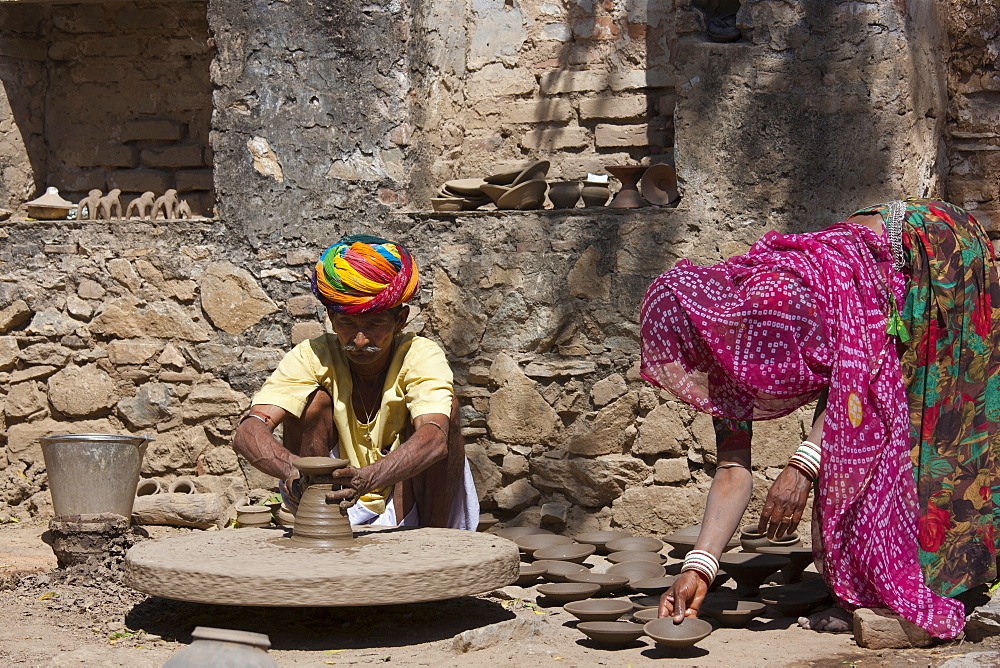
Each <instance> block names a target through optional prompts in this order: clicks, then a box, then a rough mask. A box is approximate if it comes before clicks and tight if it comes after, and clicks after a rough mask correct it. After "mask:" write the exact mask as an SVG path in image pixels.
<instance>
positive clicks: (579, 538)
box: [573, 531, 632, 554]
mask: <svg viewBox="0 0 1000 668" xmlns="http://www.w3.org/2000/svg"><path fill="white" fill-rule="evenodd" d="M631 536H632V534H630V533H629V532H627V531H590V532H588V533H581V534H577V535H575V536H573V539H574V540H576V542H578V543H586V544H587V545H593V546H594V547H596V548H597V554H607V553H608V549H607V547H606V544H607V542H608V541H609V540H617V539H619V538H630V537H631Z"/></svg>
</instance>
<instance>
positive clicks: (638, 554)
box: [608, 550, 665, 564]
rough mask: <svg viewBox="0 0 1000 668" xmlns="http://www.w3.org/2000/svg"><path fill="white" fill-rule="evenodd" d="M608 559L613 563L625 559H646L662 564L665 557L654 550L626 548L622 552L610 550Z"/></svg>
mask: <svg viewBox="0 0 1000 668" xmlns="http://www.w3.org/2000/svg"><path fill="white" fill-rule="evenodd" d="M608 561H610V562H611V563H613V564H622V563H625V562H626V561H648V562H650V563H654V564H663V562H664V561H665V559H664V558H663V556H662V555H660V554H657V553H656V552H644V551H641V550H627V551H624V552H612V553H611V554H609V555H608Z"/></svg>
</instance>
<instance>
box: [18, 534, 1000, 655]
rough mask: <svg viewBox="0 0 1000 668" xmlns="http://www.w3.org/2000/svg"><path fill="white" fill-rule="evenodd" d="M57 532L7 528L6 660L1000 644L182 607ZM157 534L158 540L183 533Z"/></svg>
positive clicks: (760, 624) (789, 623) (475, 607)
mask: <svg viewBox="0 0 1000 668" xmlns="http://www.w3.org/2000/svg"><path fill="white" fill-rule="evenodd" d="M45 529H46V527H45V526H44V525H29V524H5V525H0V620H3V622H2V623H0V665H4V666H10V665H30V666H159V665H161V664H162V663H163V662H164V661H166V660H167V659H168V658H169V657H170V656H171V655H172V654H173V653H174V652H176V651H177V650H179V649H181V648H182V647H184V646H186V644H188V643H190V642H191V635H190V634H191V631H192V629H193V628H194V627H195V626H199V625H200V626H214V627H222V628H234V629H242V630H247V631H255V632H258V633H266V634H267V635H268V636H269V637H270V639H271V644H272V649H271V651H270V652H269V655H270V656H271V658H272V659H273V660H274V661H275V662H276V663H277V664H278V665H279V666H324V665H352V664H365V663H393V664H396V665H424V666H476V665H493V666H497V665H517V666H521V665H532V666H536V665H553V666H589V665H607V666H639V665H649V664H652V663H654V662H660V663H669V664H671V665H686V666H758V665H759V666H764V665H767V666H823V667H829V668H833V667H834V666H837V667H841V666H858V667H866V668H867V667H876V666H937V665H940V664H941V663H943V662H945V661H946V660H948V659H949V658H952V657H955V656H957V655H963V654H969V653H971V652H982V651H985V650H992V649H995V647H992V646H990V647H988V646H985V645H983V644H975V643H948V644H942V645H939V646H936V647H933V648H929V649H920V650H882V651H867V650H862V649H860V648H858V647H857V645H856V644H855V643H854V642H853V640H852V639H851V636H850V634H837V635H834V634H820V633H815V632H812V631H806V630H803V629H800V628H799V627H798V626H797V625H796V623H795V620H793V619H791V618H774V619H759V620H757V621H754V622H751V624H750V626H748V627H747V628H745V629H726V628H720V629H717V630H716V631H714V632H713V633H712V634H711V635H710V636H709V637H708V638H706V639H705V640H703V641H702V642H701V643H699V644H698V646H697V647H695V648H691V649H688V650H684V651H680V652H676V653H671V652H669V651H666V650H662V649H658V648H657V647H656V646H654V645H653V644H652V643H651V642H649V641H648V639H641V640H640V641H638V642H636V643H634V644H632V645H630V646H627V647H625V648H623V649H617V650H611V649H605V648H603V647H601V646H599V645H596V644H594V643H592V642H591V641H590V640H588V639H587V638H586V637H585V636H583V635H582V634H581V633H580V632H578V631H576V630H575V628H574V627H575V623H576V620H575V618H573V617H572V616H571V615H569V614H568V613H566V612H564V611H563V610H562V608H560V607H544V605H539V604H537V603H536V602H535V601H536V592H535V590H534V588H527V589H522V588H520V587H513V586H512V587H506V588H504V589H503V590H500V591H497V592H492V593H489V594H484V595H481V596H477V597H463V598H458V599H453V600H449V601H442V602H436V603H421V604H412V605H399V606H382V607H377V608H281V607H275V608H238V607H225V606H213V605H203V604H195V603H182V602H177V601H169V600H165V599H159V598H153V597H148V596H145V595H143V594H140V593H138V592H135V591H133V590H131V589H128V588H127V587H124V586H123V585H121V584H119V583H118V582H116V581H114V579H111V580H105V579H96V578H94V577H86V576H74V575H67V573H65V572H62V571H58V570H55V567H56V561H55V557H54V556H53V555H52V551H51V549H50V548H49V546H48V545H46V544H45V543H43V542H42V541H41V538H40V536H41V534H42V532H43V531H44V530H45ZM153 529H155V531H152V532H151V533H153V534H154V536H164V535H169V534H171V533H173V532H175V531H181V530H175V529H167V528H160V527H156V528H153ZM192 558H197V555H192ZM589 561H593V562H594V566H595V570H599V571H600V570H603V569H604V566H605V564H606V562H604V560H603V559H601V558H599V557H592V558H591V559H590V560H589ZM358 586H363V583H359V584H358ZM277 603H280V602H276V604H277ZM508 620H520V622H519V623H518V624H517V626H518V632H517V633H515V635H514V636H513V637H509V636H505V635H502V634H501V635H496V636H495V637H494V636H491V635H490V634H489V631H490V629H486V631H485V632H479V636H480V638H478V639H477V638H475V637H474V638H468V635H469V634H466V636H463V637H459V636H460V634H463V632H469V631H471V632H472V634H473V635H475V634H476V633H477V632H476V631H475V630H476V629H482V628H483V627H487V626H489V625H491V624H497V623H501V622H507V621H508ZM491 638H492V640H491ZM463 639H465V640H466V642H463ZM470 644H471V649H469V647H468V646H469V645H470ZM983 656H985V655H983ZM968 658H970V659H974V656H970V657H968Z"/></svg>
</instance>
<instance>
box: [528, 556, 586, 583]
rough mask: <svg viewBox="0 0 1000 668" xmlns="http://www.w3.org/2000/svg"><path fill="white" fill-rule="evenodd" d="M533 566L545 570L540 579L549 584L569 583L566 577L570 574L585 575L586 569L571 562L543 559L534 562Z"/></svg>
mask: <svg viewBox="0 0 1000 668" xmlns="http://www.w3.org/2000/svg"><path fill="white" fill-rule="evenodd" d="M534 565H535V566H539V567H543V568H544V569H545V575H543V576H542V577H543V578H544V579H546V580H548V581H549V582H569V580H567V579H566V577H567V576H568V575H569V574H570V573H586V572H588V571H587V568H586V567H585V566H581V565H580V564H574V563H573V562H572V561H556V560H554V559H545V560H542V561H536V562H535V563H534Z"/></svg>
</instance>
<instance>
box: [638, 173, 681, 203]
mask: <svg viewBox="0 0 1000 668" xmlns="http://www.w3.org/2000/svg"><path fill="white" fill-rule="evenodd" d="M639 190H640V191H641V192H642V198H643V199H645V200H646V201H647V202H649V203H650V204H658V205H660V206H663V205H664V204H670V203H671V202H674V201H676V200H678V199H680V194H679V193H678V192H677V172H676V171H674V168H673V167H671V166H670V165H667V164H659V165H653V166H652V167H650V168H649V169H647V170H646V171H645V172H644V173H643V175H642V178H641V179H640V180H639Z"/></svg>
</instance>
